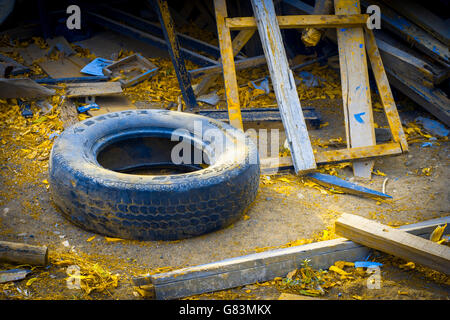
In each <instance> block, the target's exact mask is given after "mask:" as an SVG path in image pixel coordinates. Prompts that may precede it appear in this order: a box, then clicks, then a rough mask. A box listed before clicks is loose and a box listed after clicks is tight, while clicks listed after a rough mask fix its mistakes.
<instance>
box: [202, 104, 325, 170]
mask: <svg viewBox="0 0 450 320" xmlns="http://www.w3.org/2000/svg"><path fill="white" fill-rule="evenodd" d="M302 111H303V115H304V117H305V120H306V121H307V122H308V123H309V124H310V125H311V127H313V128H319V126H320V123H321V118H320V116H319V115H318V114H317V112H316V111H315V109H314V108H312V107H302ZM225 113H226V111H225V110H217V109H212V110H211V109H209V110H200V111H199V112H198V114H200V115H202V116H206V117H209V118H212V119H216V120H220V121H228V117H227V115H226V114H225ZM241 115H242V121H243V122H244V123H245V122H255V123H258V122H266V123H267V122H281V116H280V110H279V109H278V108H246V109H241ZM291 164H292V162H291Z"/></svg>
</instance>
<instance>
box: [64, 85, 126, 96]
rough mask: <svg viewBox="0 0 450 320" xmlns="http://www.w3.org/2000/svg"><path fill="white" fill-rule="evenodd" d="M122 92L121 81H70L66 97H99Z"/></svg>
mask: <svg viewBox="0 0 450 320" xmlns="http://www.w3.org/2000/svg"><path fill="white" fill-rule="evenodd" d="M120 93H122V86H121V85H120V83H119V82H94V83H92V82H90V83H68V84H67V86H66V97H67V98H76V97H91V96H92V97H98V96H107V95H114V94H120Z"/></svg>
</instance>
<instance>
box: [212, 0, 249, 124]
mask: <svg viewBox="0 0 450 320" xmlns="http://www.w3.org/2000/svg"><path fill="white" fill-rule="evenodd" d="M214 8H215V12H216V22H217V35H218V37H219V45H220V56H221V58H222V65H223V82H224V85H225V95H226V98H227V107H228V116H229V118H230V124H231V125H232V126H234V127H235V128H238V129H240V130H243V128H244V126H243V124H242V117H241V107H240V104H239V88H238V85H237V79H236V71H235V66H234V54H233V44H232V42H231V35H230V29H229V28H228V27H227V26H226V24H225V19H226V18H227V16H228V12H227V4H226V0H214Z"/></svg>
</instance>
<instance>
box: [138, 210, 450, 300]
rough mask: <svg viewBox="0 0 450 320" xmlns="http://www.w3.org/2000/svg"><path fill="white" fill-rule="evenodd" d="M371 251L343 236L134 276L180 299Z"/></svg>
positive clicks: (425, 226) (414, 230) (426, 228)
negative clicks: (307, 261) (304, 261)
mask: <svg viewBox="0 0 450 320" xmlns="http://www.w3.org/2000/svg"><path fill="white" fill-rule="evenodd" d="M446 223H450V217H444V218H439V219H433V220H429V221H423V222H419V223H417V224H410V225H405V226H401V227H399V230H404V231H406V232H410V233H411V234H414V235H418V236H425V237H428V236H429V235H430V234H431V232H432V231H433V230H434V229H435V228H436V227H437V226H438V225H443V224H446ZM369 254H370V250H369V249H368V248H366V247H364V246H362V245H359V244H356V243H354V242H352V241H349V240H347V239H345V238H339V239H334V240H328V241H321V242H316V243H311V244H306V245H301V246H294V247H290V248H282V249H275V250H268V251H265V252H260V253H254V254H249V255H245V256H241V257H236V258H231V259H226V260H222V261H217V262H212V263H208V264H203V265H198V266H193V267H187V268H183V269H179V270H174V271H171V272H166V273H160V274H155V275H145V276H141V277H136V278H133V282H134V285H137V286H143V285H152V286H153V290H154V293H155V297H156V299H177V298H181V297H186V296H190V295H195V294H200V293H205V292H211V291H217V290H224V289H229V288H233V287H237V286H242V285H246V284H250V283H255V282H263V281H268V280H272V279H273V278H275V277H285V276H286V274H287V273H288V272H290V271H292V270H294V269H296V268H298V267H299V266H300V265H301V263H302V261H303V260H304V259H310V260H311V261H310V265H311V266H312V267H313V268H315V269H320V268H321V269H328V268H329V267H330V266H331V265H333V264H334V263H335V262H336V261H338V260H345V261H358V260H364V259H365V258H366V257H367V256H368V255H369Z"/></svg>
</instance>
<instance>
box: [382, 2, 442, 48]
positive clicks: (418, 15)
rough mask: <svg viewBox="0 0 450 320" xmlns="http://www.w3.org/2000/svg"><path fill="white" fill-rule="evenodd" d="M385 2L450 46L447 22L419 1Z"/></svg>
mask: <svg viewBox="0 0 450 320" xmlns="http://www.w3.org/2000/svg"><path fill="white" fill-rule="evenodd" d="M386 4H387V5H388V6H390V7H392V8H393V9H395V10H396V11H397V12H400V13H401V15H402V16H403V17H405V18H407V19H409V20H411V21H412V22H414V23H415V24H417V25H418V26H419V27H421V28H423V29H424V30H425V31H427V32H428V33H429V34H431V35H433V36H434V37H436V38H437V39H438V40H440V41H442V42H443V43H444V44H446V45H447V46H450V26H449V25H448V22H447V23H446V21H445V20H444V19H441V18H440V17H438V16H436V15H435V14H434V13H432V12H431V11H429V10H427V8H425V7H423V6H421V5H420V4H419V3H416V2H414V1H410V0H396V1H386Z"/></svg>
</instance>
